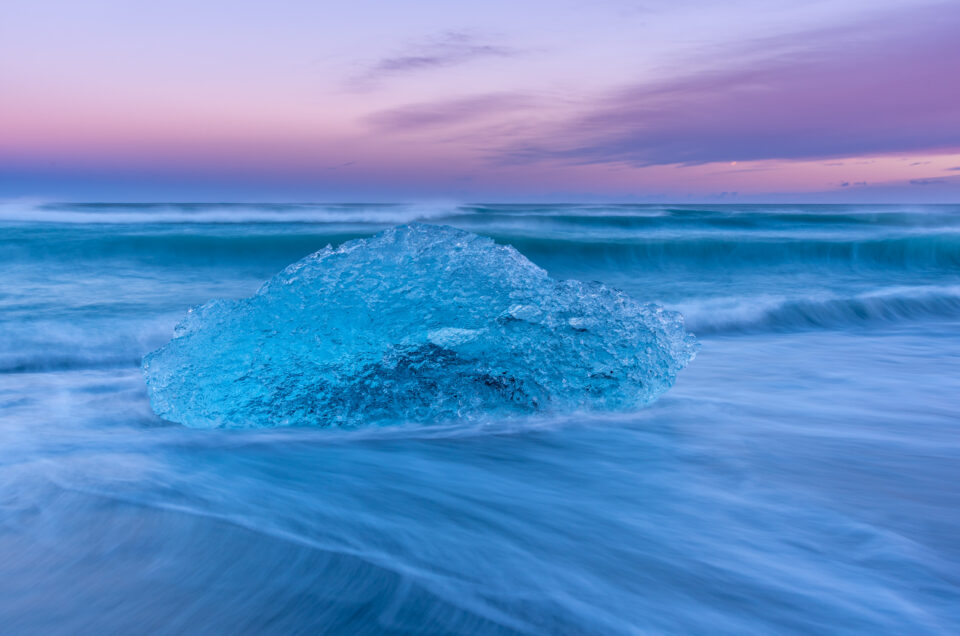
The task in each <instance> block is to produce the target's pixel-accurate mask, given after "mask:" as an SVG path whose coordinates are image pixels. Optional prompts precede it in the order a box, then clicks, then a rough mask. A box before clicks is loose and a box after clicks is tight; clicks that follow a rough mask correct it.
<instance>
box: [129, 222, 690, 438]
mask: <svg viewBox="0 0 960 636" xmlns="http://www.w3.org/2000/svg"><path fill="white" fill-rule="evenodd" d="M696 346H697V345H696V342H695V340H694V338H693V336H692V335H690V334H688V333H687V332H686V331H685V330H684V327H683V319H682V317H681V316H680V314H678V313H675V312H671V311H666V310H664V309H662V308H660V307H658V306H656V305H653V304H643V303H640V302H637V301H636V300H633V299H632V298H630V297H629V296H627V295H626V294H625V293H623V292H621V291H618V290H615V289H612V288H610V287H607V286H605V285H603V284H600V283H581V282H578V281H572V280H567V281H557V280H554V279H552V278H550V276H548V274H547V272H546V271H544V270H543V269H541V268H540V267H538V266H536V265H534V264H533V263H531V262H530V261H529V260H527V259H526V258H525V257H524V256H523V255H522V254H520V252H518V251H517V250H516V249H514V248H512V247H510V246H505V245H498V244H497V243H495V242H494V241H493V240H492V239H490V238H484V237H481V236H477V235H475V234H471V233H469V232H465V231H462V230H458V229H455V228H452V227H446V226H434V225H427V224H411V225H405V226H400V227H395V228H392V229H388V230H386V231H384V232H381V233H380V234H377V235H375V236H373V237H371V238H368V239H359V240H353V241H349V242H346V243H344V244H343V245H341V246H340V247H338V248H336V249H334V248H332V247H330V246H327V247H326V248H324V249H322V250H320V251H318V252H316V253H314V254H312V255H310V256H308V257H306V258H304V259H303V260H300V261H298V262H296V263H293V264H292V265H290V266H289V267H287V268H286V269H285V270H283V271H282V272H281V273H280V274H278V275H277V276H275V277H274V278H272V279H271V280H269V281H267V282H266V283H265V284H264V285H263V286H262V287H261V288H260V290H259V291H257V293H256V294H254V295H253V296H252V297H250V298H244V299H240V300H214V301H211V302H209V303H207V304H205V305H202V306H200V307H197V308H194V309H192V310H190V312H189V313H188V314H187V316H186V317H185V318H184V319H183V321H182V322H181V323H180V324H179V325H177V327H176V329H175V332H174V337H173V339H172V340H171V341H170V342H169V343H168V344H166V345H164V346H163V347H161V348H160V349H158V350H156V351H154V352H152V353H150V354H148V355H147V356H145V357H144V359H143V373H144V376H145V378H146V383H147V389H148V393H149V396H150V403H151V406H152V407H153V409H154V411H155V412H156V413H157V414H158V415H159V416H160V417H162V418H164V419H166V420H169V421H172V422H178V423H180V424H184V425H186V426H190V427H197V428H213V427H229V428H261V427H277V426H357V425H361V424H371V423H389V422H432V421H440V420H448V419H451V418H464V417H477V416H486V415H512V414H525V413H534V412H544V411H546V412H557V411H574V410H589V411H597V410H624V409H632V408H637V407H639V406H643V405H645V404H649V403H651V402H653V401H654V400H655V399H656V398H657V397H659V396H660V395H661V394H662V393H663V392H664V391H666V390H667V389H668V388H670V386H671V385H672V384H673V382H674V379H675V377H676V374H677V373H678V372H679V371H680V370H681V369H682V368H683V367H684V366H685V365H686V364H687V363H688V362H689V361H690V360H691V359H692V358H693V356H694V354H695V350H696Z"/></svg>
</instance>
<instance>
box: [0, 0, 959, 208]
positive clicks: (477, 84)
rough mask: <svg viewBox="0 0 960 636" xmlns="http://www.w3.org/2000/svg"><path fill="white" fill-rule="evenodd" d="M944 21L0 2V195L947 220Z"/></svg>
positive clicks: (953, 45) (917, 14) (788, 7)
mask: <svg viewBox="0 0 960 636" xmlns="http://www.w3.org/2000/svg"><path fill="white" fill-rule="evenodd" d="M958 34H960V2H958V1H957V0H950V1H948V2H944V1H943V0H937V1H933V0H930V1H927V0H911V1H907V0H832V1H821V0H806V1H802V2H801V1H797V0H790V1H785V0H762V1H761V0H728V1H725V2H715V1H712V0H711V1H709V2H708V1H706V0H699V1H697V0H668V1H662V0H651V1H638V2H634V1H630V0H593V1H591V2H582V1H571V0H550V1H547V0H543V1H541V0H485V1H484V2H482V3H481V2H449V1H440V0H436V1H434V0H408V1H406V2H387V1H379V2H374V1H370V0H352V1H351V2H349V3H347V2H325V1H317V0H314V1H307V0H274V1H272V2H266V1H260V2H245V1H243V0H230V1H226V0H204V1H199V0H191V1H183V0H166V1H164V2H147V1H145V0H85V1H84V2H76V1H74V0H59V1H54V0H3V2H2V3H0V197H2V198H5V199H11V198H30V197H33V198H41V199H58V200H75V201H80V200H96V201H254V200H256V201H285V200H286V201H371V202H373V201H407V200H427V199H429V200H444V201H473V202H509V201H517V202H531V201H622V202H677V203H684V202H700V201H703V202H719V201H730V202H736V201H742V202H839V203H844V202H849V203H860V202H881V203H887V202H889V203H937V202H943V203H949V202H953V203H956V202H960V36H958Z"/></svg>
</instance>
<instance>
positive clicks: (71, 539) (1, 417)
mask: <svg viewBox="0 0 960 636" xmlns="http://www.w3.org/2000/svg"><path fill="white" fill-rule="evenodd" d="M411 221H422V222H426V223H434V224H444V225H452V226H455V227H457V228H462V229H465V230H469V231H471V232H474V233H477V234H481V235H484V236H489V237H492V238H493V239H494V240H495V241H497V242H498V243H502V244H509V245H513V246H514V247H516V248H517V249H518V250H519V251H520V252H521V253H522V254H523V255H525V256H526V257H527V258H529V259H530V260H531V261H533V262H534V263H536V264H538V265H540V266H541V267H543V268H545V269H546V270H547V271H548V272H549V273H550V274H551V276H553V277H555V278H560V279H568V278H572V279H577V280H583V281H591V280H597V281H602V282H604V283H606V284H608V285H611V286H614V287H617V288H619V289H622V290H624V291H626V292H627V293H628V294H630V295H631V296H633V297H634V298H637V299H639V300H642V301H654V302H657V303H659V304H661V305H663V306H665V307H667V308H669V309H674V310H678V311H680V312H682V313H683V315H684V316H685V319H686V326H687V328H688V329H689V330H690V331H692V332H693V333H695V334H696V336H697V339H698V341H699V342H700V350H699V352H698V354H697V357H696V359H695V360H693V362H691V363H690V365H689V366H688V368H686V369H685V370H683V371H682V372H681V373H680V374H679V377H678V380H677V382H676V385H675V386H674V387H673V388H672V389H671V390H670V391H669V392H667V393H666V394H665V395H664V396H663V397H661V398H660V399H659V401H657V402H656V403H654V404H653V405H651V406H649V407H647V408H644V409H641V410H638V411H634V412H620V413H590V414H586V413H560V414H557V413H554V414H549V415H547V414H540V415H530V416H525V417H521V418H511V419H498V418H496V417H490V418H479V419H471V420H469V421H459V422H458V421H444V422H435V423H431V424H416V425H414V424H405V423H403V422H393V423H390V424H388V425H376V426H356V427H350V428H323V429H321V428H309V427H306V428H304V427H300V428H279V429H268V430H220V429H216V430H196V429H189V428H186V427H183V426H180V425H177V424H172V423H169V422H165V421H163V420H161V419H160V418H159V417H157V416H156V415H154V413H153V412H152V411H151V409H150V405H149V402H148V399H147V392H146V388H145V384H144V378H143V375H142V373H141V369H140V363H141V359H142V357H143V356H144V355H145V354H146V353H148V352H150V351H153V350H155V349H157V348H158V347H160V346H161V345H163V344H164V343H166V342H167V341H168V340H169V339H170V338H171V336H172V334H173V328H174V325H175V324H176V323H177V322H178V321H179V320H180V319H181V318H182V317H183V315H184V314H185V313H186V311H187V310H188V309H189V308H191V307H193V306H196V305H199V304H202V303H205V302H207V301H208V300H210V299H213V298H240V297H244V296H249V295H250V294H252V293H254V292H255V291H256V290H257V288H258V287H259V286H260V284H261V283H262V282H263V281H265V280H266V279H268V278H270V277H271V276H273V275H274V274H276V273H277V272H278V271H280V270H281V269H283V268H284V267H285V266H286V265H288V264H289V263H292V262H294V261H296V260H297V259H300V258H302V257H304V256H306V255H308V254H310V253H312V252H314V251H316V250H318V249H321V248H323V247H324V246H326V245H328V244H331V245H333V246H336V245H339V244H341V243H343V242H344V241H347V240H350V239H354V238H360V237H366V236H370V235H372V234H374V233H376V232H379V231H381V230H383V229H385V228H388V227H391V226H394V225H398V224H403V223H407V222H411ZM0 632H2V633H4V634H78V633H97V634H131V633H157V634H182V633H223V634H240V633H264V634H314V633H342V634H415V633H436V634H463V633H484V634H487V633H505V634H650V633H652V634H659V633H678V634H691V633H704V634H706V633H709V634H721V633H729V634H771V633H798V634H799V633H837V634H842V633H870V634H949V633H958V632H960V206H912V207H910V206H811V205H782V206H748V205H722V206H663V205H575V204H570V205H446V204H439V203H438V204H429V205H320V204H317V205H254V204H189V205H188V204H150V205H132V204H93V203H91V204H52V203H38V202H33V203H31V202H28V201H19V202H17V201H12V202H7V203H4V204H2V205H0Z"/></svg>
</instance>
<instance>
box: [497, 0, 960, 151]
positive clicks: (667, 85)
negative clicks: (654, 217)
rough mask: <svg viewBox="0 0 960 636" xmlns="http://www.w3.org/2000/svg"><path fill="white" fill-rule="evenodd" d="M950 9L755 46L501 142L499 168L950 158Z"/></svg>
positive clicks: (957, 91) (956, 46)
mask: <svg viewBox="0 0 960 636" xmlns="http://www.w3.org/2000/svg"><path fill="white" fill-rule="evenodd" d="M958 32H960V11H940V12H936V13H924V12H911V13H909V14H897V15H889V16H887V18H886V19H885V20H882V21H877V22H874V23H871V24H863V23H861V24H857V25H850V26H849V27H848V28H846V29H844V28H833V29H830V30H829V31H822V32H818V33H816V32H815V33H798V34H796V35H795V36H793V37H790V38H782V39H781V40H780V42H779V47H780V48H779V49H777V48H770V47H771V42H770V41H767V40H765V41H763V42H762V43H755V44H756V46H755V50H754V51H753V53H752V54H751V55H744V54H743V51H742V50H738V51H736V52H735V53H736V54H735V55H733V57H734V58H736V59H737V60H738V61H737V62H736V63H732V65H731V66H728V67H727V68H725V69H721V70H715V71H712V72H704V73H701V74H696V75H692V76H687V77H680V78H676V79H671V80H667V81H663V82H660V83H657V84H642V85H635V86H628V87H625V88H623V89H621V90H618V91H615V92H613V93H612V94H609V95H607V96H606V97H602V98H600V99H598V100H596V101H595V103H594V104H593V105H592V106H590V107H589V108H587V109H586V111H585V112H584V113H583V114H581V115H579V116H575V117H573V118H571V119H570V120H569V121H567V122H566V123H565V124H563V125H562V126H557V127H554V128H552V129H542V130H540V131H538V132H537V134H536V135H535V136H532V137H530V138H527V139H523V140H520V141H517V142H508V143H506V144H504V146H505V147H504V150H503V154H502V158H503V160H504V161H505V162H508V163H517V162H519V163H523V162H536V161H541V160H563V161H567V162H571V163H579V164H591V163H623V164H629V165H634V166H650V165H665V164H702V163H710V162H719V161H723V162H731V161H751V160H766V159H786V160H809V159H830V158H840V157H848V156H864V155H873V154H882V153H893V152H917V151H927V152H933V151H951V150H957V149H960V82H957V81H954V80H953V78H954V77H955V76H956V72H957V68H958V64H960V38H958V37H957V35H956V34H957V33H958Z"/></svg>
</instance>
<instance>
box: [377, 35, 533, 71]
mask: <svg viewBox="0 0 960 636" xmlns="http://www.w3.org/2000/svg"><path fill="white" fill-rule="evenodd" d="M517 54H518V51H516V50H515V49H512V48H509V47H506V46H501V45H497V44H490V43H487V42H483V41H481V40H479V39H478V38H477V37H476V36H475V35H473V34H471V33H467V32H464V31H448V32H446V33H443V34H441V35H440V36H438V37H435V38H433V39H431V40H428V41H426V42H422V43H420V44H417V45H415V46H413V47H410V48H409V49H407V50H405V51H402V52H400V53H399V54H397V55H393V56H390V57H385V58H383V59H381V60H379V61H378V62H376V63H375V64H373V66H371V67H370V69H369V70H368V71H367V72H366V73H365V74H364V75H363V79H366V80H371V79H375V78H380V77H383V76H387V75H395V74H399V73H406V72H411V71H420V70H426V69H432V68H441V67H447V66H455V65H458V64H463V63H465V62H470V61H473V60H475V59H479V58H489V57H512V56H514V55H517Z"/></svg>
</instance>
